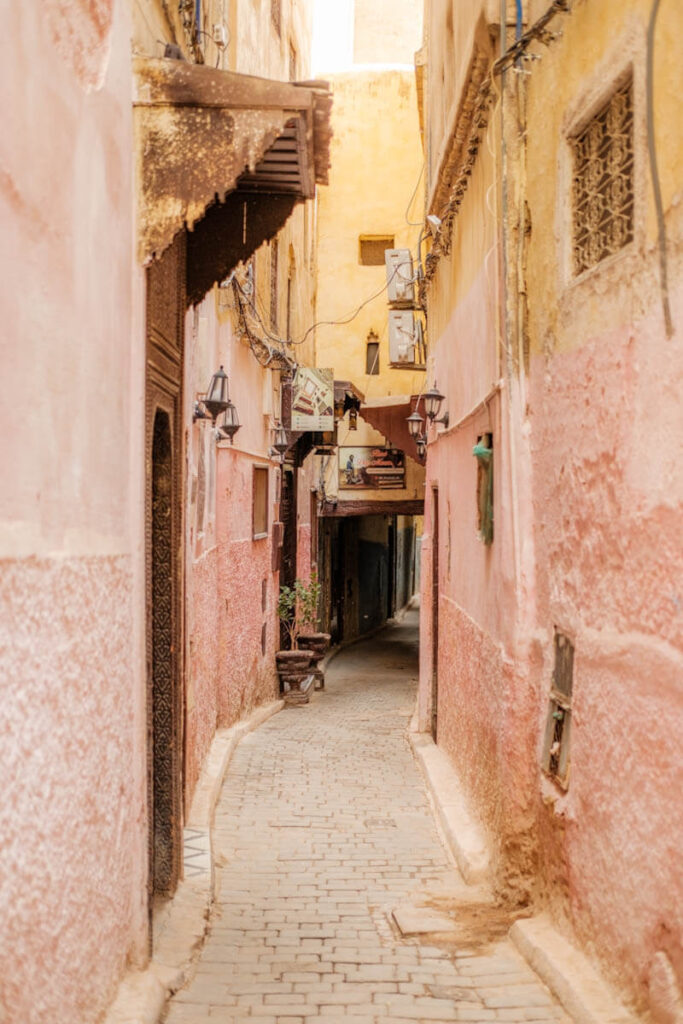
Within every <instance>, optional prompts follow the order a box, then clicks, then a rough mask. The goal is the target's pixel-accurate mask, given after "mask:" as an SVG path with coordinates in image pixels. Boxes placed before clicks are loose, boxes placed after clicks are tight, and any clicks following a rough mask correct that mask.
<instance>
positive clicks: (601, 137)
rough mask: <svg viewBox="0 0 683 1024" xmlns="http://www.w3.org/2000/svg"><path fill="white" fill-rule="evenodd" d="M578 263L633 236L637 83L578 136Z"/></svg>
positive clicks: (578, 266)
mask: <svg viewBox="0 0 683 1024" xmlns="http://www.w3.org/2000/svg"><path fill="white" fill-rule="evenodd" d="M573 147H574V181H573V189H574V269H575V271H576V273H577V274H580V273H582V272H583V271H584V270H588V268H589V267H594V266H595V265H596V264H597V263H600V261H601V260H604V259H605V258H606V257H607V256H611V255H613V253H615V252H618V251H619V249H622V248H623V247H624V246H625V245H627V243H628V242H630V241H632V239H633V83H632V82H631V81H629V82H628V83H627V84H626V85H624V86H623V87H622V88H620V89H619V90H618V91H617V92H616V93H614V95H613V96H612V98H611V99H610V100H609V102H608V103H606V104H605V106H604V107H602V109H601V110H600V111H599V112H598V113H597V114H596V115H595V117H593V118H592V119H591V121H590V122H589V123H588V124H587V125H586V127H585V128H584V129H583V130H582V131H581V133H580V134H579V135H577V136H575V138H574V139H573Z"/></svg>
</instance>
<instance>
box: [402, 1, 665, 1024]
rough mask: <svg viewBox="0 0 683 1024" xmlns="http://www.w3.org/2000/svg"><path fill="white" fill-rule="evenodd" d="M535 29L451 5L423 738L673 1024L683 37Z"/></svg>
mask: <svg viewBox="0 0 683 1024" xmlns="http://www.w3.org/2000/svg"><path fill="white" fill-rule="evenodd" d="M521 6H522V10H521V11H519V7H520V5H517V8H513V6H512V5H507V8H506V5H502V20H503V22H504V26H503V30H502V31H501V8H500V5H498V4H495V3H484V2H480V3H474V4H468V5H463V4H456V3H451V2H450V0H429V2H428V3H427V5H426V13H425V47H424V50H423V52H422V54H421V58H420V66H419V67H418V75H419V80H420V81H421V82H422V83H423V97H424V104H423V114H424V119H425V153H426V160H427V168H428V180H427V192H428V199H427V208H428V212H429V213H430V214H431V215H433V217H434V218H435V219H434V221H433V224H432V229H433V236H434V237H433V239H432V246H431V252H430V255H429V256H428V257H427V260H426V265H427V270H426V285H425V290H424V294H425V297H426V308H427V316H428V323H429V343H430V352H431V353H432V354H433V355H434V358H435V363H434V369H433V374H434V376H433V378H432V380H435V381H436V383H437V384H438V388H439V390H440V391H441V392H442V393H443V395H444V396H445V402H444V407H447V409H448V413H449V423H448V426H447V427H443V426H441V427H432V428H431V432H430V440H429V444H428V449H427V450H428V455H427V483H426V495H427V496H426V502H425V512H426V527H425V537H424V541H423V575H422V580H423V586H422V598H423V600H422V647H421V685H420V720H421V727H422V728H423V729H424V730H425V731H431V732H432V733H433V735H434V736H435V738H436V741H437V743H438V744H439V746H441V747H442V748H443V749H444V751H445V752H446V753H447V754H448V755H449V757H450V758H451V760H452V762H453V764H454V765H455V767H456V768H457V770H458V772H459V774H460V776H461V779H462V781H463V786H464V789H465V792H466V793H467V796H468V799H469V801H470V803H471V808H472V811H473V813H475V814H476V816H477V817H478V818H479V819H480V820H481V821H482V822H483V823H484V825H485V827H486V829H487V831H488V835H489V839H490V844H491V850H492V858H491V866H492V871H493V875H494V878H495V881H496V885H497V888H498V891H499V892H500V894H501V895H503V896H505V897H507V898H509V899H511V900H514V901H518V902H522V903H527V902H528V903H531V904H533V905H535V906H536V907H538V908H544V909H547V910H549V911H550V912H551V913H552V915H553V917H554V920H555V922H556V923H557V925H558V926H559V927H560V928H561V929H563V930H564V931H565V933H566V934H567V936H569V937H570V938H571V939H572V940H573V941H575V942H577V943H578V944H579V945H581V946H583V947H584V948H585V949H588V950H590V951H592V952H593V953H594V954H595V955H596V956H597V958H598V959H599V961H600V963H601V965H602V968H603V969H604V971H605V973H606V975H607V976H608V977H609V978H610V979H611V980H612V981H613V982H614V983H615V984H616V985H617V986H618V987H619V988H620V989H621V991H622V992H623V993H624V994H625V996H626V997H627V998H628V999H629V1000H630V1001H631V1002H632V1003H633V1005H635V1006H637V1007H638V1008H639V1009H644V1008H646V1007H648V1006H649V1007H650V1009H651V1010H652V1011H653V1013H655V1014H657V1013H660V1014H661V1012H663V1011H661V1006H660V994H661V993H660V975H661V971H662V964H663V963H664V962H666V963H668V967H667V968H666V970H665V973H667V972H668V973H667V977H669V978H670V979H671V978H677V979H678V981H677V984H678V985H679V986H680V985H681V982H682V981H683V951H682V937H683V930H682V929H683V922H682V921H681V918H680V914H679V911H678V910H677V909H676V908H677V907H680V906H681V903H682V900H681V897H682V896H683V893H682V892H681V887H680V877H679V878H678V879H676V878H675V872H676V868H675V864H676V859H677V858H676V854H675V851H674V848H673V846H672V837H673V836H674V835H676V834H679V833H680V829H681V827H682V825H683V821H682V819H681V808H680V801H679V800H678V799H677V796H676V792H677V790H678V789H679V788H680V779H681V771H682V759H681V757H680V752H678V751H677V750H676V748H675V736H676V734H677V731H678V728H680V725H681V721H682V716H683V704H682V703H681V689H680V678H681V664H682V662H681V658H682V654H683V652H682V640H683V634H682V633H681V622H680V612H679V607H678V605H679V601H678V596H677V595H678V583H677V580H679V579H680V575H681V568H682V563H681V546H680V542H679V541H678V540H675V539H674V538H679V537H680V535H681V520H682V505H683V476H682V474H681V470H680V465H681V459H680V456H681V450H680V438H681V436H682V434H681V422H680V416H681V412H680V401H679V397H678V394H677V390H678V388H677V385H676V383H674V382H676V381H680V379H681V371H682V369H683V367H682V366H681V346H680V315H681V298H682V296H681V262H680V252H681V218H680V196H681V180H682V179H681V160H682V157H683V154H682V152H681V149H680V145H679V143H678V140H677V138H676V140H675V141H674V136H675V129H674V125H675V122H676V114H675V112H674V103H675V101H674V99H673V97H674V96H675V94H676V92H677V90H678V88H679V85H680V73H679V70H678V64H677V58H676V47H675V44H674V40H675V39H676V37H677V33H678V32H679V31H680V28H681V15H680V12H679V10H678V9H677V7H676V5H675V4H669V3H662V4H661V5H659V4H656V3H655V4H654V5H653V4H650V3H646V2H638V0H633V2H631V3H619V4H617V3H609V2H607V3H600V4H597V3H593V2H590V0H588V2H576V3H564V2H556V3H553V4H549V3H545V2H541V0H538V2H534V3H528V4H527V3H524V4H523V5H521ZM518 15H521V17H519V18H518ZM677 82H678V83H679V84H678V85H677V84H676V83H677ZM432 380H430V383H431V382H432ZM669 441H670V442H671V443H668V442H669ZM674 778H675V779H677V780H678V782H674ZM625 921H628V927H624V922H625ZM671 984H672V985H673V984H674V982H671ZM657 1019H661V1020H664V1019H668V1018H665V1017H663V1016H661V1015H660V1016H659V1017H657Z"/></svg>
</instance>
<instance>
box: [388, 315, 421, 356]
mask: <svg viewBox="0 0 683 1024" xmlns="http://www.w3.org/2000/svg"><path fill="white" fill-rule="evenodd" d="M389 362H390V363H392V364H400V363H408V364H413V363H414V362H415V316H414V315H413V311H412V309H390V310H389Z"/></svg>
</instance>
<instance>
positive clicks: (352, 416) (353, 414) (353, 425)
mask: <svg viewBox="0 0 683 1024" xmlns="http://www.w3.org/2000/svg"><path fill="white" fill-rule="evenodd" d="M349 430H358V409H354V408H351V409H349Z"/></svg>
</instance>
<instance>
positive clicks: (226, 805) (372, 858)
mask: <svg viewBox="0 0 683 1024" xmlns="http://www.w3.org/2000/svg"><path fill="white" fill-rule="evenodd" d="M416 653H417V644H416V624H415V619H414V613H413V615H411V616H409V618H408V619H407V620H405V621H404V623H402V624H401V625H397V626H391V627H389V628H388V629H387V630H386V631H384V632H383V633H382V634H380V635H379V637H376V638H374V639H373V640H371V641H365V642H363V643H362V644H358V645H355V646H354V647H352V648H349V649H348V650H347V651H345V652H343V653H342V654H341V655H340V656H339V657H338V658H337V659H336V660H335V661H334V662H332V664H331V665H330V667H329V669H328V673H327V689H326V691H325V692H324V693H320V694H317V695H316V696H315V698H314V700H313V702H312V703H311V704H310V705H309V706H307V707H303V708H296V709H291V710H285V711H283V712H281V713H280V714H278V715H276V716H275V717H274V718H272V719H270V720H269V721H268V722H267V723H266V724H265V725H263V726H262V727H261V728H259V729H258V730H257V732H255V733H253V734H251V735H250V736H248V737H247V738H246V739H244V740H243V741H242V743H241V744H240V746H239V748H238V750H237V752H236V754H235V756H234V758H233V761H232V763H231V765H230V769H229V771H228V775H227V778H226V781H225V784H224V786H223V790H222V794H221V798H220V802H219V805H218V808H217V812H216V827H215V833H214V844H215V847H214V848H215V853H216V858H217V865H218V867H217V889H218V893H217V899H216V904H215V906H214V909H213V912H212V917H211V922H210V931H209V935H208V937H207V941H206V944H205V946H204V948H203V950H202V952H201V955H200V958H199V961H198V964H197V970H196V973H195V974H194V976H193V978H192V979H191V981H190V982H189V984H188V985H187V986H186V988H185V989H183V990H182V991H180V992H178V993H177V994H176V995H175V996H174V998H173V1000H172V1001H171V1003H170V1006H169V1009H168V1011H167V1015H166V1018H165V1020H166V1022H167V1024H216V1022H217V1021H221V1022H223V1024H231V1022H237V1021H244V1022H249V1024H337V1022H338V1021H346V1022H354V1024H371V1022H373V1024H374V1022H392V1024H416V1022H418V1021H425V1022H435V1021H436V1022H438V1021H443V1022H445V1021H448V1022H452V1021H468V1022H470V1024H479V1022H480V1024H485V1022H489V1021H519V1022H522V1021H524V1022H528V1021H534V1022H536V1024H570V1021H569V1018H568V1017H567V1016H566V1015H565V1014H564V1012H563V1011H562V1010H561V1009H560V1008H559V1007H558V1004H557V1003H556V1002H555V1000H554V999H553V997H552V996H551V995H550V993H549V992H548V990H547V989H546V988H545V987H544V986H543V984H542V983H541V982H540V981H539V980H538V979H537V977H536V976H535V975H534V974H533V973H532V972H531V970H530V969H529V968H528V966H527V965H526V964H525V962H524V961H523V959H522V958H521V957H520V956H519V954H518V953H517V952H516V950H515V949H514V947H513V946H512V945H511V943H510V942H509V941H507V940H503V941H497V942H496V943H493V944H491V945H488V946H485V947H482V948H472V949H469V950H468V949H458V948H457V947H455V948H454V947H452V946H451V947H448V946H445V945H443V946H439V945H437V944H436V943H434V942H433V940H431V941H432V944H427V943H429V942H430V940H429V939H428V940H427V942H424V941H423V942H418V941H417V940H415V939H405V938H401V937H400V935H399V934H398V933H397V932H396V930H395V928H394V926H392V924H390V914H391V910H392V909H394V908H395V907H396V906H398V905H401V904H405V903H407V902H410V900H411V899H413V898H414V897H415V896H416V894H417V895H419V894H423V895H426V894H428V893H430V892H431V893H433V892H447V891H448V890H449V887H451V886H456V887H457V886H460V887H461V886H462V881H461V880H460V879H459V876H458V874H457V872H456V870H455V869H454V867H453V864H452V861H451V860H450V858H449V856H448V855H447V853H446V851H445V850H444V847H443V845H442V843H441V841H440V839H439V836H438V834H437V831H436V828H435V824H434V818H433V815H432V812H431V809H430V805H429V802H428V799H427V796H426V791H425V786H424V783H423V780H422V777H421V775H420V772H419V769H418V767H417V765H416V764H415V762H414V760H413V757H412V754H411V751H410V748H409V745H408V742H407V739H406V735H405V734H406V730H407V726H408V722H409V719H410V716H411V714H412V711H413V707H414V700H415V687H416V673H417V669H416Z"/></svg>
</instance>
